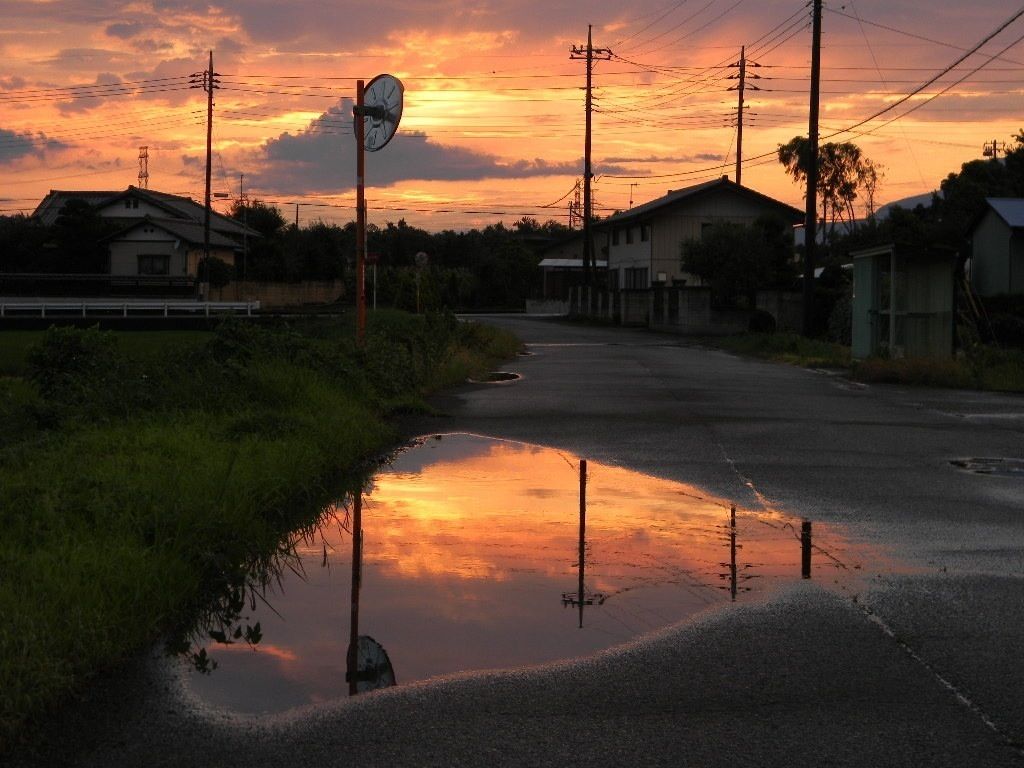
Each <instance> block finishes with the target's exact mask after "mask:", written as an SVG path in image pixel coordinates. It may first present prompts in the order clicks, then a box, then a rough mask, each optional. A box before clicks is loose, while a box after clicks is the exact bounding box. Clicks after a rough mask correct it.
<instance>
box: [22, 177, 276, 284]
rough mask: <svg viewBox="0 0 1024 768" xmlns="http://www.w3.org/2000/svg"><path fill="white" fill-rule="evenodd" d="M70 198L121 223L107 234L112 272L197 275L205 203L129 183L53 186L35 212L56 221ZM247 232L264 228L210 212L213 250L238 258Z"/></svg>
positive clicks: (120, 274) (221, 255) (223, 256)
mask: <svg viewBox="0 0 1024 768" xmlns="http://www.w3.org/2000/svg"><path fill="white" fill-rule="evenodd" d="M71 200H84V201H85V202H86V203H88V204H89V205H91V206H92V207H93V209H94V210H95V211H96V213H97V214H99V215H100V216H101V217H103V218H104V219H108V220H109V221H111V222H112V223H116V224H118V225H120V226H121V229H120V230H118V231H117V232H116V233H115V234H113V235H111V236H110V237H108V238H106V240H105V242H106V244H107V247H108V248H109V251H110V274H111V275H112V276H118V277H129V276H133V277H134V276H138V277H149V278H158V277H168V278H179V279H180V278H188V277H195V275H196V269H197V265H198V263H199V260H200V259H201V258H202V256H203V244H204V231H203V226H204V225H203V221H204V217H205V212H206V209H205V207H204V206H203V205H202V204H201V203H197V202H196V201H195V200H192V199H191V198H188V197H181V196H180V195H170V194H167V193H166V192H155V191H152V190H148V189H139V188H138V187H131V186H130V187H128V189H126V190H123V191H115V192H104V191H88V190H86V191H68V190H51V191H50V192H49V194H47V195H46V197H44V198H43V200H42V201H41V202H40V203H39V205H38V206H37V207H36V210H35V212H34V213H33V216H34V217H35V218H37V219H38V220H39V221H40V222H42V223H43V224H47V225H52V224H54V223H55V222H56V221H57V218H58V217H59V216H60V212H61V210H62V209H63V208H64V206H65V205H66V204H67V203H68V202H69V201H71ZM246 237H251V238H256V237H260V234H259V233H258V232H256V231H255V230H253V229H250V228H249V227H246V226H245V225H244V224H242V223H241V222H239V221H235V220H234V219H232V218H230V217H228V216H223V215H221V214H219V213H217V212H215V211H212V212H211V214H210V256H212V257H214V258H218V259H220V260H221V261H224V262H226V263H227V264H234V263H235V259H236V256H237V255H239V254H241V252H242V249H243V240H244V238H246Z"/></svg>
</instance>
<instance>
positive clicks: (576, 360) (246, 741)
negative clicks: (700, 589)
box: [39, 317, 1024, 768]
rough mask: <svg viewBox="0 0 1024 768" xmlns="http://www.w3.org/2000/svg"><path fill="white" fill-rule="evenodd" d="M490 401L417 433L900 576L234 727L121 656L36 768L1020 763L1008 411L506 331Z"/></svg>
mask: <svg viewBox="0 0 1024 768" xmlns="http://www.w3.org/2000/svg"><path fill="white" fill-rule="evenodd" d="M490 321H491V322H495V323H498V324H501V325H504V326H507V327H509V328H511V329H513V330H515V331H516V332H517V333H519V334H520V336H521V337H522V338H523V339H525V340H526V341H527V343H528V345H529V346H528V349H529V352H530V353H532V354H530V355H529V356H525V357H522V358H519V359H518V360H516V361H514V362H513V363H511V364H510V366H509V367H510V368H511V369H513V370H515V371H517V372H519V373H521V374H522V379H521V380H520V381H518V382H515V383H513V384H508V385H477V386H467V387H465V388H463V389H462V390H460V391H458V392H454V393H451V394H449V395H446V396H445V397H443V398H441V399H439V401H438V404H439V406H440V407H441V408H442V409H443V410H444V411H445V412H446V413H447V415H446V416H444V417H436V418H431V419H427V420H425V421H423V422H421V423H420V424H418V425H416V426H417V428H419V429H422V430H423V431H471V432H478V433H482V434H487V435H493V436H499V437H509V438H516V439H521V440H526V441H532V442H537V443H542V444H546V445H552V446H555V447H560V448H564V449H566V450H569V451H572V452H574V453H577V454H579V455H581V456H585V457H588V458H591V459H594V460H598V461H602V462H609V463H615V464H621V465H624V466H628V467H630V468H633V469H636V470H639V471H642V472H647V473H650V474H655V475H659V476H662V477H666V478H670V479H676V480H680V481H683V482H687V483H691V484H695V485H699V486H702V487H704V488H706V489H707V490H708V491H710V492H712V493H714V494H716V495H719V496H723V497H726V498H732V499H736V501H737V502H738V503H740V504H742V505H745V506H751V507H757V506H758V505H759V504H770V505H775V506H778V507H779V508H782V509H784V510H786V511H787V512H790V513H792V514H796V515H800V516H803V517H806V518H809V519H813V520H820V521H823V522H831V523H841V524H844V525H846V526H847V527H848V529H849V531H850V532H851V535H853V536H855V537H857V538H859V539H862V540H864V541H867V542H870V543H873V544H874V545H876V546H884V547H889V548H891V549H892V551H893V552H894V553H895V555H896V556H897V557H898V558H899V559H900V560H901V561H903V562H905V563H909V564H913V565H914V566H916V568H917V570H918V572H917V573H915V574H913V575H893V574H887V575H885V576H884V577H882V578H878V579H875V580H874V582H873V584H872V587H871V590H870V591H869V592H866V593H864V594H860V595H858V597H857V600H856V602H855V601H853V600H852V599H850V598H849V597H844V596H839V595H836V594H835V593H833V592H830V591H827V590H825V589H823V588H821V587H820V586H818V585H817V584H816V583H814V582H813V581H811V582H802V583H799V584H798V585H797V586H796V587H794V588H793V589H791V590H788V591H786V592H784V593H782V594H780V595H778V596H777V597H776V598H774V599H773V600H771V601H770V602H768V603H766V604H761V605H751V606H738V607H736V606H733V607H729V608H728V609H725V610H723V611H719V612H715V613H710V614H706V615H703V616H701V617H699V618H698V619H696V620H694V621H692V622H690V623H687V624H685V625H683V626H679V627H676V628H673V629H671V630H668V631H665V632H663V633H660V634H659V635H657V636H655V637H648V638H645V639H643V640H641V641H639V642H637V643H635V644H633V645H630V646H629V647H626V648H622V649H617V650H613V651H610V652H607V653H605V654H602V655H600V656H599V657H597V658H594V659H589V660H584V661H581V662H578V663H573V664H564V665H559V666H555V667H549V668H544V669H538V670H529V671H518V672H509V673H505V674H490V675H483V676H476V677H466V678H461V679H458V680H450V681H446V682H441V683H427V684H419V685H411V686H405V687H399V688H395V689H391V690H388V691H383V692H379V693H376V694H372V695H368V696H364V697H361V698H360V699H358V700H355V701H342V702H338V703H337V704H333V705H330V706H325V707H321V708H319V709H316V710H312V711H307V712H303V713H299V714H297V715H295V716H294V717H292V718H290V719H288V720H286V721H274V722H269V721H268V722H259V721H236V720H233V719H231V718H229V717H226V716H223V715H211V714H210V713H202V712H194V711H189V710H187V709H184V708H183V707H182V705H181V704H180V702H178V701H177V700H176V699H175V697H174V695H173V692H172V691H173V685H172V684H171V683H170V682H168V681H167V680H165V679H163V678H161V677H160V675H159V674H158V673H156V672H154V671H153V669H152V668H151V667H150V666H147V665H145V664H141V665H130V666H129V668H128V670H127V671H126V672H124V673H122V674H119V675H117V676H114V677H112V678H111V679H110V680H109V681H106V682H102V683H100V684H99V685H97V686H95V688H94V689H93V690H92V691H91V692H90V694H89V696H90V699H89V700H88V701H87V702H86V703H85V705H84V706H82V707H78V708H74V709H73V710H71V711H69V712H68V713H65V715H63V716H62V717H61V718H59V719H58V720H57V722H56V723H55V724H54V726H53V728H54V732H55V733H56V734H59V735H60V737H59V738H57V737H55V739H54V741H53V743H52V745H51V746H52V749H51V750H50V752H49V753H48V754H45V755H43V756H41V757H40V758H39V760H40V761H44V760H50V761H53V760H62V761H70V762H75V763H78V764H81V765H88V766H117V765H148V766H152V765H175V766H180V765H211V766H213V765H273V766H292V765H295V766H300V765H301V766H319V765H325V766H327V765H338V766H342V765H345V766H348V765H364V766H365V765H380V766H395V765H409V766H414V765H415V766H419V765H466V766H488V767H489V768H490V767H492V766H499V765H501V766H503V765H510V766H511V765H551V766H556V765H557V766H575V765H588V766H590V765H593V766H604V765H672V766H686V765H693V766H730V768H735V766H744V765H750V766H774V765H780V766H781V765H785V766H790V767H792V766H825V765H828V766H958V768H959V767H962V766H1009V765H1024V757H1022V751H1021V745H1022V744H1024V693H1022V691H1024V654H1022V653H1021V648H1022V647H1024V476H1021V475H1020V474H1018V475H1017V476H1016V477H1014V476H1010V475H981V474H975V473H970V472H967V471H964V470H962V469H959V468H957V467H955V466H954V465H952V464H951V463H950V462H951V461H953V460H958V459H965V458H982V457H983V458H998V457H1010V458H1017V459H1021V458H1024V399H1022V398H1020V397H1013V396H1000V395H987V394H978V393H968V392H950V391H936V390H919V389H905V388H893V387H879V386H869V387H864V386H860V385H857V384H852V383H850V382H848V381H845V380H843V379H842V378H840V377H837V376H835V375H832V374H829V373H825V372H815V371H806V370H801V369H796V368H792V367H787V366H782V365H774V364H767V363H761V362H755V361H750V360H745V359H740V358H736V357H733V356H730V355H727V354H724V353H721V352H717V351H709V350H704V349H700V348H697V347H694V346H689V345H687V344H685V343H683V342H680V341H679V340H678V339H674V338H672V337H665V336H659V335H655V334H650V333H646V332H641V331H630V330H622V329H612V328H589V327H581V326H573V325H567V324H562V323H554V322H550V321H541V320H531V319H527V318H517V317H505V318H493V319H491V320H490Z"/></svg>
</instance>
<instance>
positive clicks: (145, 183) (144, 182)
mask: <svg viewBox="0 0 1024 768" xmlns="http://www.w3.org/2000/svg"><path fill="white" fill-rule="evenodd" d="M139 189H149V147H139Z"/></svg>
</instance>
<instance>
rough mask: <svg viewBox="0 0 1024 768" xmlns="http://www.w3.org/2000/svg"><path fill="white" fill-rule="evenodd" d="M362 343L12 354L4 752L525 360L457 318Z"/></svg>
mask: <svg viewBox="0 0 1024 768" xmlns="http://www.w3.org/2000/svg"><path fill="white" fill-rule="evenodd" d="M353 337H354V334H353V333H352V328H351V326H350V325H346V324H345V323H344V322H330V321H329V322H323V321H320V320H316V319H310V320H309V321H308V322H306V321H303V322H301V323H299V324H298V325H296V324H291V325H288V326H282V327H280V328H276V329H258V328H254V327H252V326H246V325H244V324H232V325H229V326H227V327H225V328H222V330H221V331H220V332H218V333H216V334H207V335H205V336H190V335H185V336H182V335H179V334H175V333H173V332H172V333H170V334H168V335H167V336H161V335H159V334H146V335H145V336H135V335H134V334H127V335H125V336H122V335H120V334H118V335H109V334H103V333H100V332H98V331H84V332H82V331H67V330H64V331H51V332H48V333H45V334H35V335H34V341H35V342H36V344H37V347H35V348H34V350H33V348H32V347H31V346H30V345H29V344H27V343H25V338H27V336H26V337H22V336H21V335H20V334H19V338H18V339H16V340H14V341H12V340H10V339H7V340H5V341H3V342H2V343H3V344H4V345H5V347H4V348H5V349H15V348H20V349H21V350H22V353H21V355H20V360H21V362H20V368H19V369H18V371H19V373H21V374H23V376H18V377H13V378H10V377H9V378H6V379H0V419H2V420H3V424H2V427H3V429H0V434H2V435H3V437H2V438H0V467H2V470H0V481H2V482H0V530H2V531H3V536H2V537H0V616H3V621H0V752H2V751H3V750H2V743H3V741H4V740H5V739H11V738H16V737H17V734H19V733H21V732H23V726H24V725H25V723H26V722H27V721H29V720H31V719H38V718H39V717H40V716H41V715H42V714H44V713H45V712H46V711H47V710H48V709H49V708H51V707H53V706H55V705H58V704H59V703H60V702H61V701H62V700H63V699H64V697H66V696H67V695H68V694H69V692H71V691H73V690H74V689H75V688H76V687H78V686H81V685H83V684H84V683H85V682H86V681H87V680H88V679H89V677H90V676H91V675H92V674H94V673H95V672H96V671H98V670H101V669H104V668H110V667H113V666H116V665H117V664H118V663H120V662H121V660H123V659H124V658H125V657H126V656H127V655H129V654H130V653H132V652H133V651H134V650H135V649H138V648H141V647H144V646H145V645H147V644H149V643H152V642H154V641H155V640H156V639H157V638H158V637H160V636H162V635H163V636H165V637H167V638H169V639H171V640H174V639H175V638H179V637H180V636H181V633H182V632H184V631H185V630H184V629H183V628H187V627H188V626H189V617H192V616H195V615H198V614H201V613H203V612H204V611H207V610H210V606H211V605H215V604H217V601H218V600H219V599H221V596H222V594H223V593H224V591H225V590H230V589H233V588H234V587H235V586H236V585H237V584H238V583H240V581H243V580H245V579H246V578H249V575H248V574H249V569H250V568H251V567H253V566H254V565H258V564H266V563H268V562H269V561H270V559H271V558H272V557H273V556H274V554H275V553H278V552H280V551H281V549H282V547H283V546H284V544H283V542H287V541H288V540H289V531H291V530H292V529H295V528H303V527H307V526H309V525H311V524H313V523H314V522H315V521H316V519H317V518H318V517H319V515H320V514H321V510H322V509H323V507H324V505H325V504H326V503H328V502H330V501H331V500H332V499H336V498H338V496H339V495H340V494H343V493H344V492H346V489H352V488H354V487H355V486H356V484H358V483H361V482H362V479H361V478H362V475H361V473H362V472H363V471H364V470H363V469H362V467H363V465H364V462H365V460H366V459H367V458H369V457H372V456H375V455H378V454H379V453H380V452H382V451H383V450H385V449H386V448H387V447H388V446H389V445H390V444H392V443H393V441H394V440H395V438H396V434H395V430H394V427H393V426H392V425H391V424H390V423H389V422H388V420H387V415H388V414H389V413H392V412H394V411H396V410H401V408H403V407H404V408H409V407H424V406H423V405H422V399H421V395H422V394H423V393H424V392H426V391H429V390H430V389H431V388H434V387H438V386H442V385H444V384H447V383H453V382H455V381H461V380H463V379H464V378H465V377H466V376H467V375H470V374H473V373H479V372H481V371H484V370H488V369H489V368H490V367H492V366H493V365H494V363H495V361H496V360H497V359H499V358H501V357H504V356H507V355H509V354H511V353H513V352H514V351H516V350H517V349H518V341H517V340H515V339H514V338H513V337H510V336H509V335H508V334H505V333H503V332H498V331H495V330H493V329H490V328H486V327H483V326H476V325H472V324H461V323H457V322H455V321H454V318H451V317H443V316H442V317H431V318H422V317H412V316H408V315H400V314H389V313H375V317H374V319H373V320H372V322H371V327H370V333H368V337H367V344H366V348H365V349H358V348H357V347H356V345H355V343H354V338H353ZM97 362H98V363H99V364H97Z"/></svg>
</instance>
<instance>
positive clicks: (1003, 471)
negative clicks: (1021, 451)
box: [950, 459, 1024, 478]
mask: <svg viewBox="0 0 1024 768" xmlns="http://www.w3.org/2000/svg"><path fill="white" fill-rule="evenodd" d="M950 464H952V465H953V466H954V467H959V468H960V469H965V470H967V471H968V472H974V473H976V474H979V475H1003V476H1007V477H1020V478H1024V459H954V460H953V461H951V462H950Z"/></svg>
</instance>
